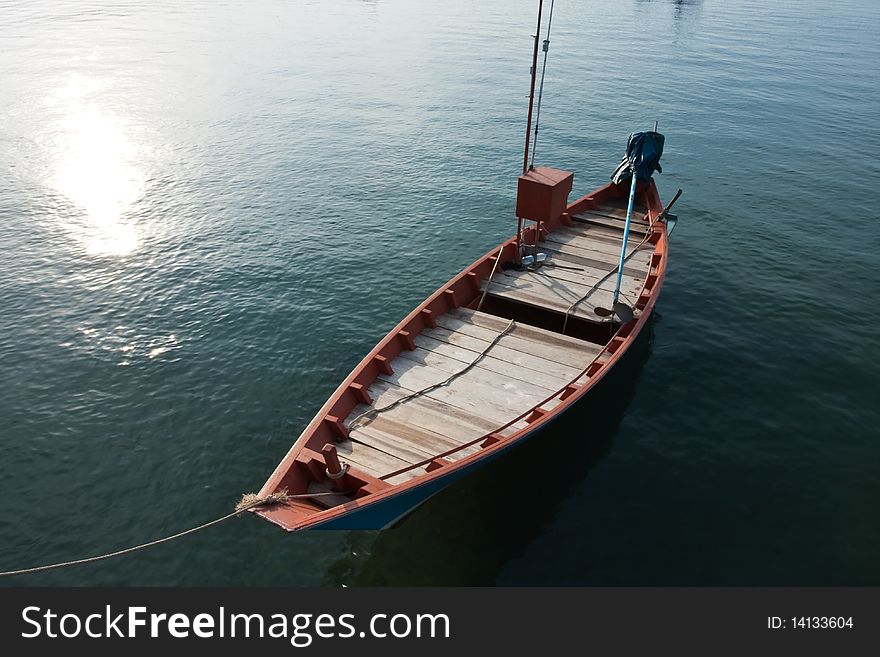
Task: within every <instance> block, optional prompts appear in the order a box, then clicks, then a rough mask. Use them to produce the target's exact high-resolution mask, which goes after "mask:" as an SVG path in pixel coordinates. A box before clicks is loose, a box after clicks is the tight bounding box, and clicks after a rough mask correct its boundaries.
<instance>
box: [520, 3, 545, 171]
mask: <svg viewBox="0 0 880 657" xmlns="http://www.w3.org/2000/svg"><path fill="white" fill-rule="evenodd" d="M543 8H544V0H538V25H537V26H536V27H535V52H534V54H533V55H532V87H531V89H530V90H529V118H528V122H527V125H526V148H525V153H524V154H523V174H525V173H528V170H529V135H530V134H531V132H532V106H533V105H534V104H535V78H536V77H537V76H538V41H539V40H540V37H541V13H542V10H543Z"/></svg>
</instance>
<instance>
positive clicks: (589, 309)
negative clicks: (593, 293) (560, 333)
mask: <svg viewBox="0 0 880 657" xmlns="http://www.w3.org/2000/svg"><path fill="white" fill-rule="evenodd" d="M489 296H490V297H499V298H502V299H509V300H511V301H517V302H519V303H524V304H526V305H529V306H534V307H535V308H543V309H545V310H552V311H553V312H557V313H560V315H564V314H565V313H566V311H567V310H568V308H569V306H570V305H571V304H570V303H568V302H564V301H562V300H559V299H554V298H548V297H547V296H546V295H539V294H535V293H533V292H530V291H525V290H521V289H516V288H512V287H505V286H501V285H498V286H493V287H492V289H491V290H489ZM597 307H604V306H602V304H596V305H595V306H594V305H591V301H590V300H589V299H587V300H585V301H582V302H581V303H579V304H578V305H577V307H576V308H575V309H574V310H573V311H572V312H571V313H569V314H570V315H572V316H574V317H580V318H582V319H586V320H588V321H590V322H593V323H595V324H607V323H609V322H611V321H612V319H611V318H610V317H601V316H599V315H597V314H596V313H595V312H594V309H595V308H597Z"/></svg>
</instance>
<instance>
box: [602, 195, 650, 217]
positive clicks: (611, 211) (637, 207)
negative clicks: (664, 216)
mask: <svg viewBox="0 0 880 657" xmlns="http://www.w3.org/2000/svg"><path fill="white" fill-rule="evenodd" d="M628 206H629V198H623V199H620V200H619V201H612V200H607V201H605V202H604V203H601V204H599V205H598V206H597V207H596V208H594V209H593V212H598V213H600V214H607V215H608V216H609V217H616V218H618V219H626V209H627V207H628ZM647 213H648V208H647V207H645V206H644V205H642V204H640V203H638V202H635V203H633V220H635V219H636V218H637V217H638V218H639V219H641V218H642V217H644V216H645V215H646V214H647Z"/></svg>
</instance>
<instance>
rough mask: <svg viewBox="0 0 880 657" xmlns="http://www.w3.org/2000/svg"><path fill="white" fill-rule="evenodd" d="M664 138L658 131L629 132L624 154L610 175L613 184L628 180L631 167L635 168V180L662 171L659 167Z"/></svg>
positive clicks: (646, 178)
mask: <svg viewBox="0 0 880 657" xmlns="http://www.w3.org/2000/svg"><path fill="white" fill-rule="evenodd" d="M665 140H666V138H665V137H664V136H663V135H661V134H660V133H659V132H636V133H633V134H631V135H630V136H629V141H628V142H627V143H626V155H624V156H623V160H621V161H620V164H618V165H617V168H616V169H615V170H614V173H613V174H612V175H611V180H612V181H613V182H614V184H615V185H616V184H619V183H620V182H621V181H622V180H629V176H630V169H631V167H635V169H636V180H649V179H650V178H651V175H652V174H653V173H654V171H657V172H659V173H663V169H661V168H660V156H661V155H663V142H664V141H665Z"/></svg>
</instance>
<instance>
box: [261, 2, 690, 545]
mask: <svg viewBox="0 0 880 657" xmlns="http://www.w3.org/2000/svg"><path fill="white" fill-rule="evenodd" d="M539 30H540V8H539ZM539 30H538V31H539ZM537 33H538V32H537V31H536V34H537ZM536 63H537V37H536V41H535V54H534V58H533V68H532V71H533V76H532V95H531V98H532V99H533V98H534V84H535V78H534V71H535V70H536V66H535V65H534V64H536ZM539 107H540V103H539ZM530 130H531V103H530V109H529V125H528V128H527V131H526V149H525V157H524V163H523V175H521V176H520V178H519V188H518V195H517V217H519V218H520V227H519V228H518V230H517V234H516V235H514V236H512V237H511V238H510V239H508V240H507V241H505V242H504V243H503V244H501V245H499V246H498V247H496V248H494V249H493V250H492V251H490V252H489V253H486V254H485V255H483V256H482V257H481V258H479V259H478V260H476V261H475V262H474V263H473V264H472V265H470V266H469V267H467V268H465V269H464V270H463V271H461V272H460V273H459V274H458V275H457V276H455V277H454V278H452V280H450V281H449V282H447V283H446V284H445V285H443V286H441V287H440V289H438V290H436V291H435V292H434V293H433V294H431V295H430V296H429V297H428V298H427V299H425V300H424V301H423V302H422V303H421V304H419V305H418V307H416V308H415V309H414V310H413V311H412V312H411V313H410V314H409V315H407V316H406V317H405V318H404V319H403V320H402V321H401V322H400V323H399V324H398V325H397V326H395V327H394V329H392V330H391V331H390V332H389V333H388V334H387V335H386V336H385V337H384V338H383V339H382V340H381V341H380V342H379V343H378V344H377V345H376V346H375V347H374V348H373V349H372V350H371V351H370V352H369V353H368V354H367V355H366V356H365V357H364V359H363V360H362V361H361V362H360V363H359V364H358V365H357V367H355V368H354V371H352V372H351V374H349V375H348V377H346V379H345V380H344V381H343V382H342V383H341V384H340V386H339V387H338V388H337V389H336V391H335V392H334V393H333V395H332V396H331V397H330V398H329V399H328V400H327V402H326V403H325V404H324V405H323V407H322V408H321V410H320V411H318V413H317V415H316V416H315V417H314V419H313V420H312V421H311V422H310V423H309V425H308V426H307V427H306V428H305V430H304V431H303V433H302V435H301V436H300V437H299V439H298V440H297V441H296V442H295V443H294V445H293V446H292V448H291V449H290V451H289V452H288V454H287V455H286V456H285V457H284V459H283V460H282V461H281V463H280V464H279V465H278V467H277V468H276V469H275V471H274V472H273V473H272V475H271V476H270V477H269V479H268V480H267V481H266V483H265V485H264V486H263V488H262V489H261V491H260V493H259V495H260V497H266V496H268V495H270V494H273V493H278V492H281V491H285V492H286V493H287V494H288V495H290V496H291V497H292V498H293V499H288V500H287V501H286V502H284V503H282V504H274V505H269V506H263V507H258V508H256V509H254V512H255V513H257V514H259V515H260V516H262V517H264V518H265V519H266V520H269V521H271V522H273V523H275V524H276V525H278V526H280V527H282V528H284V529H286V530H289V531H293V530H300V529H307V528H314V527H321V528H333V529H379V528H383V527H386V526H388V525H390V524H392V523H394V522H395V521H396V520H397V519H399V518H400V517H402V516H404V515H405V514H407V513H408V512H410V511H412V510H413V509H414V508H416V507H417V506H418V505H419V504H421V503H423V502H424V501H426V500H427V499H428V498H429V497H431V496H432V495H434V494H435V493H437V492H439V491H440V490H442V489H443V488H444V487H446V486H447V485H449V484H450V483H452V482H453V481H455V480H456V479H458V478H460V477H462V476H465V475H466V474H468V473H469V472H471V471H473V470H475V469H476V468H478V467H481V466H483V465H485V464H486V463H487V462H488V461H490V460H492V459H495V458H497V457H499V456H500V455H502V454H504V453H505V452H506V451H508V450H510V449H512V448H514V447H515V446H516V445H518V444H520V443H522V442H523V441H524V440H526V439H528V438H529V437H531V436H533V435H535V434H536V433H537V432H539V431H541V430H542V429H544V428H545V427H547V426H548V425H549V424H551V423H552V422H553V421H554V420H555V419H557V418H558V417H559V416H560V415H562V414H563V413H565V412H566V411H567V410H568V409H569V408H571V407H572V405H573V404H576V403H577V402H578V401H579V400H581V399H583V398H584V397H585V396H586V395H588V394H589V393H590V391H591V390H592V389H593V388H594V387H595V386H596V384H597V383H598V382H599V381H601V380H602V378H603V377H604V376H605V375H606V374H607V373H608V372H609V371H610V370H611V368H613V367H614V365H615V363H617V362H618V361H619V360H620V359H621V358H622V357H623V355H624V354H625V353H626V351H627V350H628V349H629V348H630V346H631V345H632V344H633V342H634V341H635V340H636V338H637V336H638V335H639V334H640V332H641V331H642V330H644V328H645V325H646V323H647V321H648V318H649V317H650V315H651V311H652V310H653V308H654V305H655V304H656V302H657V297H658V295H659V293H660V289H661V287H662V285H663V280H664V277H665V274H666V265H667V243H668V227H667V221H666V216H665V215H666V211H665V210H664V208H663V207H662V204H661V202H660V198H659V195H658V192H657V188H656V186H655V184H654V180H653V178H651V177H650V174H651V172H652V171H653V170H649V171H648V175H647V179H645V180H640V181H638V184H633V185H630V184H629V183H627V184H622V183H619V184H615V183H610V184H606V185H604V186H602V187H599V188H598V189H596V190H594V191H593V192H591V193H589V194H587V195H586V196H583V197H581V198H579V199H577V200H575V201H574V202H572V203H568V196H569V193H570V191H571V188H572V181H573V176H572V174H571V173H569V172H566V171H560V170H557V169H550V168H546V167H537V168H535V167H531V166H529V165H528V164H527V162H528V154H529V141H528V135H529V132H530ZM645 134H655V135H656V132H653V133H645ZM660 139H661V140H662V136H660ZM661 144H662V141H661ZM658 157H659V156H658ZM633 171H635V169H633ZM631 178H636V179H637V176H636V175H635V174H634V173H633V175H632V176H631ZM676 198H677V196H676ZM630 206H631V211H630V212H629V213H628V212H627V211H628V209H630ZM667 210H668V208H667ZM628 216H629V221H627V217H628ZM523 220H530V221H533V222H534V223H533V224H531V225H530V226H529V227H528V228H523V227H522V221H523ZM627 228H628V230H626V229H627ZM624 244H625V245H626V248H625V249H624V248H623V247H624ZM621 263H622V264H623V267H622V274H620V276H619V287H618V285H616V284H615V277H617V276H618V273H619V268H620V265H621ZM616 290H618V292H617V293H616ZM618 294H619V297H618ZM621 299H622V300H624V301H625V302H626V303H625V304H624V305H625V307H626V308H627V310H626V312H621V311H619V310H618V309H619V307H620V305H621V301H620V300H621Z"/></svg>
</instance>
